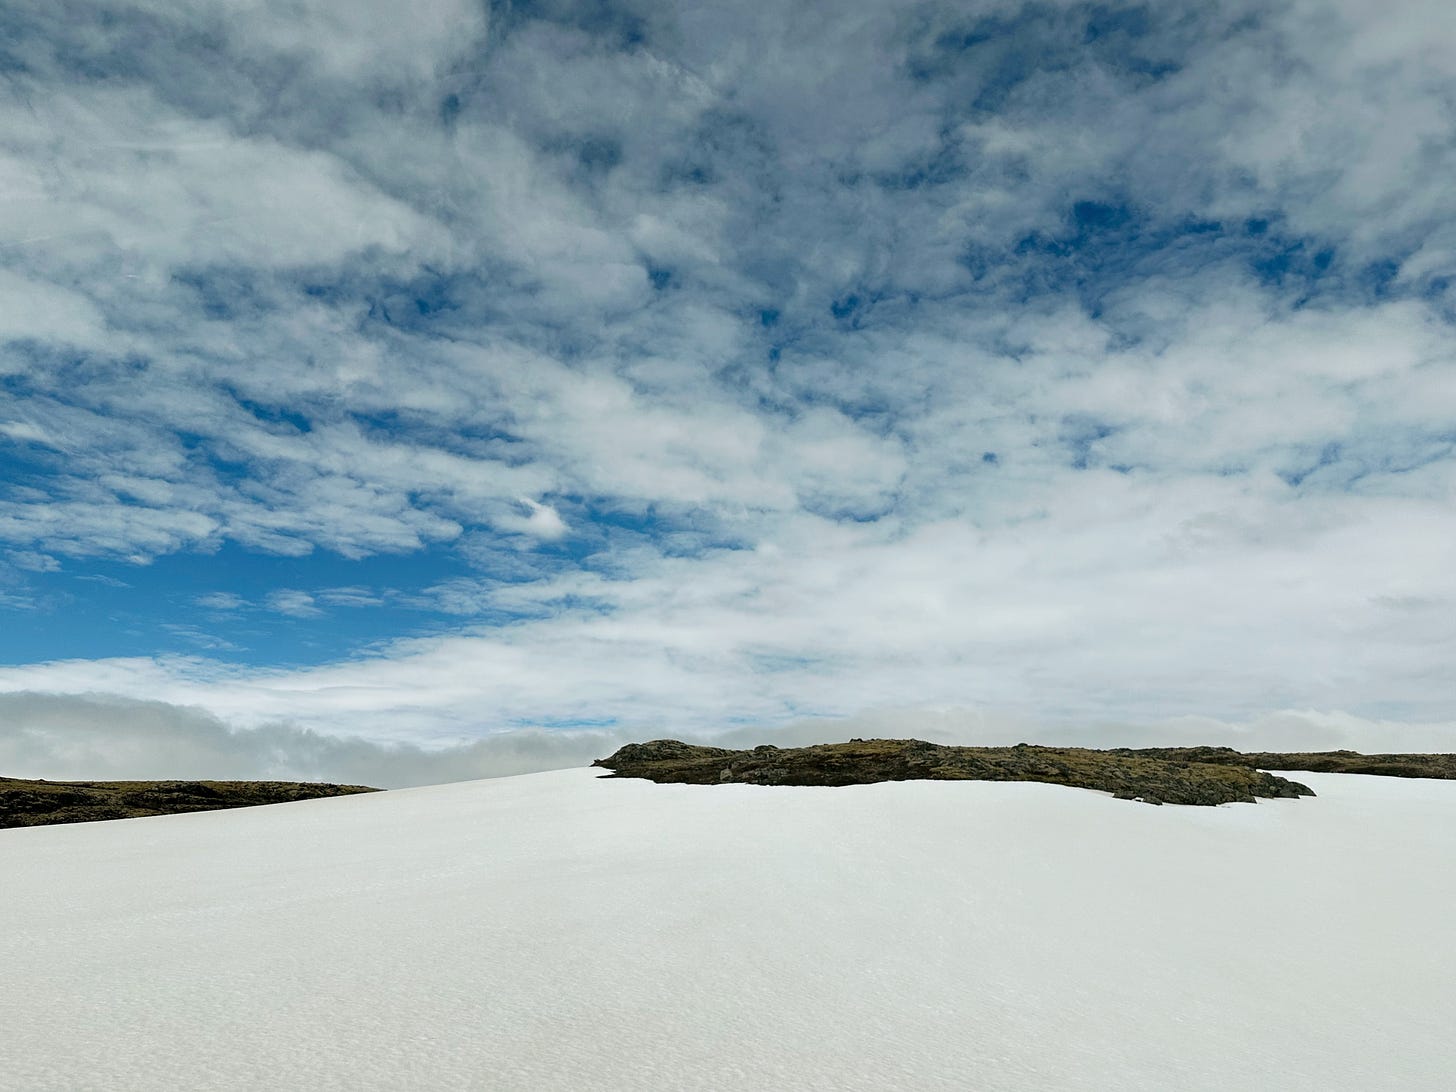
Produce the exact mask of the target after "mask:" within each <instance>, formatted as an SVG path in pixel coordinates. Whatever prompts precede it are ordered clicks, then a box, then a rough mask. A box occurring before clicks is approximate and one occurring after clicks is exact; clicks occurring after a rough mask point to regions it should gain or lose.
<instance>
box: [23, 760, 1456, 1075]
mask: <svg viewBox="0 0 1456 1092" xmlns="http://www.w3.org/2000/svg"><path fill="white" fill-rule="evenodd" d="M1290 776H1292V777H1294V778H1295V779H1296V780H1301V781H1305V782H1306V783H1307V784H1309V785H1310V786H1311V787H1313V788H1314V789H1315V791H1316V792H1318V793H1319V794H1320V795H1319V797H1318V798H1317V799H1313V800H1297V801H1284V800H1279V801H1265V802H1262V803H1259V804H1257V805H1248V804H1237V805H1230V806H1225V807H1221V808H1216V809H1214V808H1177V807H1162V808H1153V807H1146V806H1142V805H1138V804H1133V803H1127V802H1123V801H1117V800H1112V799H1110V798H1108V797H1106V796H1103V795H1100V794H1097V793H1092V792H1081V791H1076V790H1069V789H1064V788H1058V787H1055V786H1049V785H1032V784H986V783H973V782H967V783H955V782H913V783H905V784H881V785H868V786H856V787H853V788H843V789H817V788H759V787H755V786H736V785H735V786H722V787H717V786H715V787H694V786H679V785H654V784H650V783H648V782H644V781H626V780H623V781H611V780H599V779H598V778H597V771H592V770H565V771H558V772H554V773H546V774H534V775H530V776H524V777H515V778H507V779H502V780H497V781H480V782H471V783H466V784H458V785H443V786H436V787H433V788H425V789H413V790H408V791H399V792H392V793H381V794H378V795H371V796H364V797H346V798H340V799H330V800H315V801H306V802H302V803H297V804H283V805H278V806H275V807H269V808H260V809H251V810H243V811H232V812H216V813H210V814H199V815H185V816H169V817H163V818H155V819H134V820H127V821H123V822H114V823H95V824H85V825H79V826H70V827H44V828H35V829H28V830H26V829H22V830H7V831H0V876H3V878H4V882H3V885H0V925H3V928H0V967H3V969H4V988H3V989H0V1028H3V1034H0V1085H3V1086H5V1087H6V1088H13V1089H24V1090H26V1092H41V1090H50V1089H64V1090H65V1092H80V1090H84V1089H102V1088H105V1089H147V1090H150V1089H182V1088H187V1089H199V1090H211V1089H250V1090H252V1089H361V1088H365V1089H420V1090H425V1089H430V1090H434V1089H511V1090H527V1089H563V1090H566V1089H570V1090H572V1092H578V1090H587V1089H674V1090H676V1089H753V1090H754V1092H762V1090H764V1089H770V1090H780V1089H873V1090H876V1092H883V1090H886V1089H958V1090H965V1089H976V1090H997V1089H1018V1090H1020V1089H1027V1090H1032V1089H1034V1090H1037V1092H1045V1090H1049V1089H1058V1090H1060V1089H1096V1090H1098V1092H1106V1090H1109V1089H1153V1088H1158V1089H1164V1088H1167V1089H1226V1088H1254V1089H1266V1088H1268V1089H1272V1088H1279V1089H1311V1090H1313V1089H1319V1090H1321V1092H1328V1090H1332V1089H1358V1090H1360V1092H1369V1090H1371V1089H1395V1088H1399V1089H1442V1090H1447V1089H1450V1088H1451V1087H1452V1084H1451V1082H1452V1079H1453V1078H1452V1074H1453V1073H1456V1037H1453V1036H1452V1035H1451V1029H1452V1028H1456V915H1453V913H1452V907H1456V869H1453V868H1452V863H1453V861H1456V783H1453V782H1438V781H1402V780H1396V779H1379V778H1366V777H1353V776H1348V775H1319V774H1302V775H1301V774H1291V775H1290Z"/></svg>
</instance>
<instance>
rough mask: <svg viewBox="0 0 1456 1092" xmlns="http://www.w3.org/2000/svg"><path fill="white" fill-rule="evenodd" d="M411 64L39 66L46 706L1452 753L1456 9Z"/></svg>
mask: <svg viewBox="0 0 1456 1092" xmlns="http://www.w3.org/2000/svg"><path fill="white" fill-rule="evenodd" d="M396 11H397V9H396V8H394V7H391V6H387V5H383V4H380V3H375V2H367V3H342V2H338V0H307V2H306V3H302V4H297V3H290V4H282V3H275V2H273V0H249V2H247V3H245V4H236V3H229V4H223V3H220V2H217V0H184V2H178V3H168V4H159V3H154V2H150V0H83V2H81V3H77V4H72V5H68V6H67V7H66V9H65V10H64V11H63V10H61V9H58V8H57V7H56V6H55V5H48V4H44V3H40V2H39V0H34V2H32V0H21V2H19V3H14V4H9V5H7V6H6V7H5V9H4V11H3V12H0V41H3V42H5V43H6V46H5V47H4V49H3V51H0V72H3V74H4V81H3V83H0V100H3V101H4V102H5V104H6V105H5V108H4V109H0V295H3V298H4V299H5V301H6V305H5V306H4V307H3V308H0V466H3V468H4V484H3V488H0V558H3V559H0V610H4V611H5V612H6V613H7V615H8V620H9V622H10V624H9V625H7V626H5V627H4V629H3V633H4V634H6V636H3V637H0V663H3V664H4V665H5V666H0V691H9V692H15V693H18V692H24V691H35V692H44V693H52V694H61V695H66V694H69V695H73V696H76V697H77V700H78V701H79V700H80V697H79V696H82V695H87V694H96V693H109V694H112V695H114V696H116V697H117V698H118V699H132V700H157V701H160V702H162V703H165V704H166V705H167V706H178V707H196V708H198V709H203V710H206V711H207V713H208V715H210V716H212V717H215V718H217V721H218V723H219V724H226V725H228V726H230V727H231V728H233V729H237V730H239V731H265V730H267V731H272V730H275V729H273V728H269V727H268V726H270V725H272V726H276V725H277V724H281V723H288V724H290V725H293V726H294V727H295V728H296V729H297V730H298V731H302V732H306V733H313V735H315V736H317V737H319V738H336V739H338V740H343V741H345V742H348V743H350V744H351V745H353V744H357V745H359V746H364V745H365V744H368V745H369V746H381V747H388V746H402V747H403V746H416V747H421V748H424V749H425V750H429V749H431V748H439V747H444V746H468V745H469V741H470V740H472V739H474V738H476V737H485V738H486V739H494V738H496V736H495V735H494V734H495V733H503V732H504V733H512V732H517V731H521V730H526V729H541V730H547V731H558V732H568V733H569V732H571V731H573V730H587V729H591V730H602V731H608V732H610V731H621V732H625V733H630V734H636V735H640V734H641V733H642V732H643V731H651V730H654V729H655V727H656V726H660V725H674V726H677V727H678V729H679V730H680V731H682V732H687V733H697V734H711V733H714V732H721V731H725V730H730V729H732V728H733V727H734V726H737V725H745V724H752V725H763V726H769V727H771V726H775V725H779V726H782V725H787V724H792V723H795V722H796V721H799V720H802V719H804V718H806V717H821V716H822V717H831V718H842V717H845V716H849V715H853V714H857V713H860V712H861V711H863V710H866V709H874V708H884V707H906V706H915V707H920V706H927V707H956V708H972V709H995V710H1006V711H1008V712H1007V715H1010V716H1013V717H1021V718H1026V720H1027V721H1028V722H1030V723H1045V724H1048V725H1062V724H1073V723H1077V724H1098V723H1165V722H1168V718H1170V717H1174V716H1178V715H1191V714H1198V715H1206V716H1209V717H1213V718H1217V719H1218V720H1219V722H1222V723H1230V724H1244V723H1254V722H1257V721H1258V718H1260V717H1263V716H1266V715H1273V714H1272V713H1271V712H1270V711H1273V710H1281V709H1310V708H1314V709H1325V710H1344V711H1347V712H1348V715H1349V716H1351V717H1354V718H1356V719H1357V720H1359V721H1360V722H1361V723H1372V724H1373V723H1379V724H1384V725H1387V726H1389V725H1394V724H1397V723H1409V724H1414V725H1420V724H1426V725H1439V724H1446V723H1450V722H1451V721H1452V718H1453V717H1456V705H1453V695H1452V691H1451V687H1450V683H1449V679H1450V667H1449V665H1450V663H1451V658H1452V653H1453V651H1456V622H1453V619H1456V609H1453V608H1456V565H1453V564H1451V551H1450V548H1449V543H1451V542H1452V541H1456V504H1453V501H1456V433H1453V431H1452V424H1451V422H1452V421H1453V420H1456V381H1453V376H1456V338H1453V336H1452V330H1453V328H1452V322H1453V319H1456V288H1453V285H1456V279H1453V278H1456V227H1453V225H1456V196H1453V195H1452V193H1451V191H1450V187H1449V185H1448V184H1447V180H1448V179H1449V178H1450V177H1452V176H1453V175H1456V122H1453V116H1456V115H1453V112H1452V110H1451V108H1450V105H1451V103H1452V101H1456V23H1453V21H1452V20H1451V19H1450V18H1449V17H1448V15H1447V6H1446V5H1444V4H1441V3H1437V2H1436V0H1397V2H1396V3H1395V4H1394V5H1393V6H1392V5H1386V6H1384V7H1382V8H1380V9H1379V10H1375V9H1372V8H1371V7H1370V5H1368V4H1362V3H1357V2H1354V0H1328V2H1321V3H1310V2H1305V0H1284V2H1280V3H1275V4H1272V5H1271V4H1267V3H1259V4H1254V3H1251V2H1246V0H1219V2H1217V3H1211V4H1210V3H1202V4H1193V3H1182V2H1178V3H1171V4H1162V5H1146V4H1137V3H1125V2H1114V3H1106V4H1087V3H1075V2H1070V0H1056V2H1052V3H1044V2H1043V3H1035V4H1025V3H1018V2H1014V0H982V2H977V3H974V4H970V5H967V4H947V3H938V2H923V3H915V4H911V5H898V6H897V5H891V6H889V7H887V6H885V5H882V4H870V3H863V4H860V3H851V4H848V5H845V4H835V5H832V6H822V5H821V6H816V5H813V4H811V5H808V6H807V7H806V6H803V5H799V6H796V7H794V9H793V10H792V11H790V10H786V9H783V7H782V6H781V5H774V4H767V3H757V2H743V3H737V4H734V5H730V6H727V7H722V8H718V9H714V10H712V11H708V10H705V9H702V8H700V7H695V6H692V5H679V4H671V3H669V4H650V5H648V4H640V3H635V2H612V3H605V4H599V3H592V4H585V3H574V2H572V0H545V2H540V3H529V4H522V3H516V4H494V3H474V2H469V0H446V2H440V3H433V4H431V5H429V7H428V10H427V11H421V12H418V13H412V15H411V18H409V19H408V20H401V19H399V18H398V17H397V14H396ZM86 700H90V699H86ZM82 707H83V706H81V705H78V706H77V707H76V708H82ZM97 715H98V716H100V713H98V714H97ZM164 719H165V718H164ZM1389 730H1390V731H1395V729H1394V728H1390V729H1389ZM218 738H219V739H221V738H223V737H218ZM249 738H253V737H249ZM290 738H291V737H290ZM309 738H312V737H309ZM522 738H525V737H522ZM343 745H344V744H343V743H341V744H340V746H343ZM300 746H301V744H300ZM1449 746H1450V745H1449V744H1448V747H1449ZM1385 749H1388V748H1385ZM299 753H302V752H299ZM341 753H342V752H341ZM371 753H373V752H371ZM421 753H424V752H423V751H422V752H421ZM400 754H401V755H403V754H405V752H400ZM249 761H251V760H249ZM299 761H302V760H301V759H300V760H299ZM400 761H401V762H406V760H405V759H404V758H401V759H400ZM406 765H407V762H406Z"/></svg>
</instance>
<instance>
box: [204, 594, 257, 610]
mask: <svg viewBox="0 0 1456 1092" xmlns="http://www.w3.org/2000/svg"><path fill="white" fill-rule="evenodd" d="M194 602H195V603H196V604H197V605H198V606H199V607H206V608H207V609H208V610H220V611H232V610H242V609H243V608H244V607H246V606H247V605H248V603H247V600H245V599H244V598H243V597H242V596H241V595H236V594H234V593H233V592H227V591H215V592H208V593H207V594H205V595H199V596H198V597H197V598H196V599H195V600H194Z"/></svg>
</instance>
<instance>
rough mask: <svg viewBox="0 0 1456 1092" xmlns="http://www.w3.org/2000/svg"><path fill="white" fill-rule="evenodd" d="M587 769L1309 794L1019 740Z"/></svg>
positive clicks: (768, 752)
mask: <svg viewBox="0 0 1456 1092" xmlns="http://www.w3.org/2000/svg"><path fill="white" fill-rule="evenodd" d="M1210 750H1212V749H1210ZM1232 753H1233V754H1235V755H1236V754H1238V752H1232ZM593 765H594V766H599V767H603V768H606V769H609V770H611V771H612V773H611V774H610V776H612V777H640V778H647V779H648V780H651V781H656V782H659V783H665V784H666V783H671V784H689V785H720V784H747V785H836V786H837V785H862V784H870V783H874V782H879V781H913V780H933V781H1041V782H1045V783H1048V784H1052V785H1068V786H1072V787H1075V788H1083V789H1097V790H1101V791H1103V792H1108V793H1111V794H1112V795H1114V796H1116V797H1119V798H1121V799H1126V800H1141V801H1143V802H1146V803H1150V804H1164V803H1166V804H1197V805H1215V804H1227V803H1233V802H1239V801H1243V802H1250V803H1252V802H1253V801H1255V800H1256V799H1258V798H1261V797H1262V798H1266V799H1271V798H1292V797H1298V796H1313V795H1314V792H1313V791H1312V790H1311V789H1309V788H1308V787H1307V786H1305V785H1301V784H1299V783H1298V782H1295V781H1290V780H1287V779H1285V778H1283V777H1279V776H1277V775H1275V774H1271V773H1266V772H1264V771H1263V770H1260V769H1256V768H1253V767H1252V766H1249V765H1247V764H1244V763H1241V762H1234V761H1227V760H1198V759H1194V758H1191V757H1183V756H1181V755H1179V754H1176V753H1166V754H1158V755H1145V754H1141V753H1138V752H1131V751H1098V750H1091V749H1087V748H1080V747H1037V746H1031V745H1029V744H1024V743H1023V744H1018V745H1017V746H1015V747H951V746H942V745H940V744H935V743H927V742H925V741H923V740H915V739H854V740H850V741H849V742H848V743H830V744H820V745H816V746H811V747H785V748H779V747H774V746H770V745H765V746H760V747H755V748H753V749H752V750H742V751H735V750H729V749H727V748H723V747H707V746H697V745H694V744H689V743H682V742H680V741H678V740H653V741H652V742H650V743H633V744H628V745H627V746H625V747H622V748H620V749H619V750H618V751H617V752H616V753H615V754H612V755H611V756H609V757H607V758H601V759H598V760H597V761H596V762H594V763H593Z"/></svg>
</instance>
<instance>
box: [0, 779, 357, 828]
mask: <svg viewBox="0 0 1456 1092" xmlns="http://www.w3.org/2000/svg"><path fill="white" fill-rule="evenodd" d="M378 791H379V790H378V789H371V788H368V787H366V786H364V785H327V784H312V783H307V782H299V781H23V780H19V779H16V778H10V777H0V827H33V826H44V825H49V824H53V823H91V822H95V821H97V820H101V819H134V818H138V817H140V816H144V815H173V814H177V813H179V812H189V811H217V810H219V809H222V808H247V807H255V806H258V805H260V804H281V803H284V802H285V801H289V800H313V799H316V798H318V797H323V796H347V795H351V794H353V793H360V792H378Z"/></svg>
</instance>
